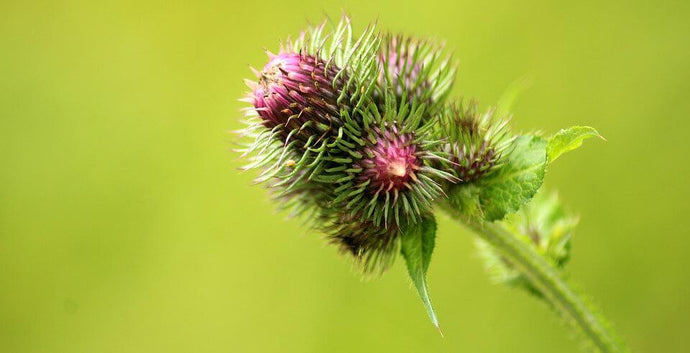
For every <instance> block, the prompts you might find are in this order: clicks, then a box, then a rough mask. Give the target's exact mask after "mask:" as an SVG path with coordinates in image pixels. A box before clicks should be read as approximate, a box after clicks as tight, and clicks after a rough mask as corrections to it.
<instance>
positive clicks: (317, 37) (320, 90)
mask: <svg viewBox="0 0 690 353" xmlns="http://www.w3.org/2000/svg"><path fill="white" fill-rule="evenodd" d="M327 25H330V23H328V22H324V23H323V24H322V25H320V26H318V27H315V28H310V29H309V30H307V31H305V32H304V33H302V34H301V35H300V37H299V38H298V39H296V40H294V41H288V42H287V44H285V45H283V46H282V47H281V49H280V51H279V54H272V53H268V57H269V60H268V63H266V64H265V66H264V67H263V69H262V70H260V71H259V70H256V69H253V71H254V73H255V75H256V76H257V81H250V80H247V81H246V83H247V86H248V87H249V88H250V89H251V91H250V92H249V93H248V94H247V96H246V97H245V98H244V99H242V101H244V102H247V103H249V104H251V106H250V107H247V108H245V109H244V111H245V116H246V119H245V122H246V124H247V125H248V126H247V128H245V129H243V130H241V131H239V133H240V135H241V136H244V137H248V139H247V140H245V141H248V142H246V143H244V144H243V148H242V149H240V152H242V153H243V155H244V156H246V157H248V159H249V160H250V164H248V165H247V166H246V167H245V169H253V168H259V169H263V171H262V172H261V174H260V175H259V177H258V178H257V181H259V182H263V181H269V180H273V179H279V180H274V181H273V182H274V184H276V185H281V186H288V187H293V186H295V184H296V183H297V182H299V181H300V180H302V179H304V178H307V179H310V178H312V177H314V176H319V175H320V172H321V171H323V169H324V163H325V162H326V157H328V155H330V154H337V153H338V152H337V151H336V149H337V148H336V149H334V148H332V147H330V148H329V147H328V146H333V144H334V143H336V142H338V140H340V139H341V136H342V133H343V131H342V130H343V128H344V127H346V125H347V122H348V120H349V119H351V117H352V116H353V115H355V114H356V112H357V111H358V110H359V109H362V107H363V106H364V105H366V103H367V102H368V101H369V100H370V95H371V90H373V86H374V83H375V82H374V81H375V79H376V67H377V64H376V60H375V52H376V50H378V45H379V42H380V40H379V38H378V36H376V35H375V33H374V30H373V27H370V28H368V29H367V30H366V31H364V33H363V34H362V35H361V36H360V37H359V38H358V39H353V37H352V29H351V27H350V21H349V19H348V18H343V20H342V21H341V22H340V23H339V24H337V25H336V26H334V27H333V28H332V29H331V31H327V30H326V26H327ZM327 149H328V151H327Z"/></svg>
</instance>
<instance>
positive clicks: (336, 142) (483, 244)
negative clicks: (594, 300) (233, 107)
mask: <svg viewBox="0 0 690 353" xmlns="http://www.w3.org/2000/svg"><path fill="white" fill-rule="evenodd" d="M253 71H254V73H255V76H256V78H255V80H253V81H247V86H248V87H249V89H250V92H248V94H247V96H246V97H245V98H244V99H242V100H243V101H244V102H246V103H248V106H247V107H246V108H245V109H244V111H245V119H244V120H243V121H244V122H245V123H246V124H247V127H246V128H245V129H243V130H241V131H239V134H240V135H241V136H242V138H241V141H242V148H241V149H240V153H242V155H243V157H244V158H246V159H247V161H248V163H247V165H246V166H245V167H244V168H245V169H257V170H258V172H257V173H258V176H257V178H256V180H257V182H262V183H265V184H266V185H267V186H268V189H269V190H270V192H271V194H272V196H273V197H274V198H275V199H276V200H277V201H278V204H279V205H280V207H281V208H283V209H287V210H289V212H290V214H291V215H292V216H300V217H301V218H302V219H303V220H304V221H305V224H306V226H308V227H310V228H312V229H315V230H316V231H318V232H321V233H323V234H325V235H326V238H327V239H328V241H329V242H331V243H333V244H335V245H336V246H338V247H339V248H340V249H341V250H342V252H343V253H346V254H348V255H347V256H349V257H351V258H352V259H353V260H354V263H356V264H357V267H358V268H360V269H361V271H362V272H363V273H367V274H381V273H383V272H384V271H385V270H386V269H387V268H388V267H389V266H390V265H391V263H392V262H393V261H394V260H395V259H396V257H397V256H398V254H400V255H401V256H402V258H403V259H404V260H405V262H406V264H407V269H408V272H409V275H410V278H411V280H412V282H413V283H414V286H415V288H416V289H417V291H418V293H419V295H420V298H421V299H422V302H423V304H424V306H425V309H426V311H427V313H428V315H429V317H430V319H431V321H432V323H433V324H434V325H435V326H436V327H439V322H438V319H437V316H436V313H435V311H434V309H433V306H432V302H431V299H430V295H429V287H428V284H427V281H426V273H427V270H428V269H429V265H430V261H431V255H432V252H433V249H434V240H435V234H436V222H435V218H434V217H435V216H434V215H435V214H436V213H437V212H445V213H447V214H448V215H450V216H451V217H452V218H453V219H455V220H457V221H458V222H460V223H461V224H463V225H465V226H466V227H467V228H469V229H470V230H472V231H473V232H474V233H475V234H476V235H477V237H478V240H477V243H478V248H479V251H480V254H482V258H483V259H484V260H485V262H486V265H487V268H488V269H489V271H490V273H491V274H492V276H493V277H494V279H495V280H497V281H498V282H504V283H506V284H509V285H513V286H515V287H518V288H522V289H525V290H526V291H528V292H529V293H531V294H534V295H535V296H536V297H537V298H540V299H541V300H544V301H545V302H546V303H548V304H549V306H550V307H551V308H553V309H554V310H555V311H556V312H557V313H558V314H560V315H561V316H562V317H563V319H564V320H565V321H566V322H568V323H570V324H572V326H573V327H574V328H575V329H577V330H578V331H580V332H582V333H584V336H585V337H587V338H588V339H589V341H591V342H592V343H593V345H592V347H594V348H595V349H598V350H599V351H602V352H626V351H627V348H626V347H625V345H624V344H623V342H622V341H621V340H620V339H619V338H618V337H617V336H616V334H615V332H614V331H613V330H612V329H611V326H610V325H609V324H608V323H607V321H606V320H605V319H604V318H603V316H602V315H601V314H600V313H599V311H598V310H596V309H595V308H594V307H593V306H592V305H591V304H590V303H589V301H587V300H586V299H585V298H584V297H583V296H582V295H581V294H579V293H578V292H577V291H576V290H575V289H573V287H572V286H571V285H570V284H569V283H568V281H566V280H565V277H566V276H565V275H564V266H565V264H566V263H567V260H568V258H569V257H570V241H571V239H572V235H573V231H574V228H575V226H576V224H577V218H576V217H574V216H572V215H570V214H568V213H567V212H566V211H565V209H564V207H563V206H562V205H561V204H560V202H559V200H558V198H557V197H556V196H555V194H547V193H545V192H543V191H541V192H540V191H539V190H540V189H541V186H542V183H543V180H544V176H545V174H546V170H547V168H548V167H549V166H550V165H551V163H552V162H553V161H554V160H556V159H557V158H558V157H559V156H561V155H562V154H563V153H565V152H568V151H570V150H573V149H575V148H578V147H579V146H580V145H581V144H582V142H583V141H584V140H585V139H587V138H591V137H601V136H600V135H599V133H598V132H597V131H596V130H595V129H593V128H591V127H584V126H576V127H571V128H568V129H563V130H561V131H559V132H558V133H556V134H554V135H552V136H544V135H543V134H540V133H516V132H513V131H511V129H510V128H509V122H510V119H511V117H510V116H508V115H506V114H504V113H502V112H504V111H507V109H506V107H501V109H496V108H489V109H487V110H485V111H481V110H480V109H479V105H478V104H477V103H476V102H475V101H469V102H464V101H463V100H462V99H459V98H455V99H454V98H451V97H449V92H450V90H451V88H452V83H453V81H454V76H455V65H454V63H453V62H452V60H451V59H450V56H449V55H447V54H446V53H445V52H444V50H443V46H441V45H437V44H435V43H434V42H432V41H429V40H426V39H421V38H414V37H410V36H405V35H400V34H395V35H394V34H389V33H380V32H378V31H377V29H376V27H375V26H374V25H370V26H368V27H367V28H366V29H365V30H364V31H363V32H362V33H361V34H360V35H355V34H354V32H353V29H352V26H351V24H350V19H349V18H347V17H343V18H342V19H341V20H340V21H339V22H338V23H332V22H330V21H326V22H324V23H323V24H321V25H320V26H316V27H313V28H309V29H308V30H306V31H305V32H303V33H302V34H301V35H300V36H299V37H298V38H297V39H296V40H288V41H286V42H285V43H283V45H281V47H280V50H279V51H278V53H277V54H273V53H268V60H267V63H266V64H265V65H264V66H263V68H262V69H260V70H258V69H254V70H253ZM439 330H440V328H439Z"/></svg>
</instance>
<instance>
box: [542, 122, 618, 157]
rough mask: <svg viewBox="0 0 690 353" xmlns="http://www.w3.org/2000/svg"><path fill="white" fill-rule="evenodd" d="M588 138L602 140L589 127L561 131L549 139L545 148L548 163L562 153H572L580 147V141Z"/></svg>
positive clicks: (595, 131) (597, 133)
mask: <svg viewBox="0 0 690 353" xmlns="http://www.w3.org/2000/svg"><path fill="white" fill-rule="evenodd" d="M590 137H599V138H601V139H604V138H603V137H602V136H601V135H600V134H599V132H598V131H597V130H595V129H594V128H593V127H589V126H573V127H570V128H568V129H562V130H561V131H559V132H557V133H556V134H555V135H553V136H551V139H549V145H548V147H546V154H547V156H548V159H549V163H551V162H553V161H555V160H556V158H558V157H560V155H562V154H563V153H566V152H568V151H572V150H574V149H576V148H578V147H580V146H582V141H584V140H585V139H588V138H590Z"/></svg>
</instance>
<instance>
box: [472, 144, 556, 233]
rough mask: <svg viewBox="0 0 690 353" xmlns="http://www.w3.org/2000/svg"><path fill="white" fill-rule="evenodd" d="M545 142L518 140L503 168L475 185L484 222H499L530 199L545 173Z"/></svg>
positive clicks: (539, 185)
mask: <svg viewBox="0 0 690 353" xmlns="http://www.w3.org/2000/svg"><path fill="white" fill-rule="evenodd" d="M546 147H547V142H546V140H545V139H543V138H541V137H539V136H519V137H517V138H516V139H515V140H514V142H513V146H512V150H511V152H510V153H509V155H508V156H507V158H506V160H505V163H504V165H503V166H502V167H501V168H500V169H498V170H497V171H496V172H495V173H493V174H491V175H489V176H488V177H487V178H486V179H483V180H482V181H480V183H479V185H478V186H479V187H480V189H481V193H480V194H479V203H480V206H481V209H482V212H483V215H484V219H486V220H487V221H490V222H492V221H496V220H500V219H503V218H504V217H505V215H506V214H508V213H512V212H515V211H517V210H519V209H520V207H522V205H524V204H525V203H527V202H528V201H529V200H531V199H532V197H533V196H534V194H535V193H536V192H537V190H539V188H540V187H541V185H542V183H543V181H544V174H545V171H546V162H547V158H546Z"/></svg>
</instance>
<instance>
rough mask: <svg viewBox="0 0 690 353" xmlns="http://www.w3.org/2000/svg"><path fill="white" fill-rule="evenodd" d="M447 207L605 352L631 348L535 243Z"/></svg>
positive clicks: (609, 352) (619, 352) (622, 351)
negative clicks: (476, 220)
mask: <svg viewBox="0 0 690 353" xmlns="http://www.w3.org/2000/svg"><path fill="white" fill-rule="evenodd" d="M445 209H446V211H448V212H449V213H450V214H451V216H453V218H454V219H456V220H458V221H460V222H461V223H463V224H465V225H467V226H469V227H470V228H471V229H472V230H473V231H474V232H475V233H477V235H478V236H480V237H481V238H482V239H484V240H485V241H487V242H489V243H490V244H491V245H493V247H494V248H496V250H498V251H500V252H501V254H502V255H503V256H505V257H506V258H507V259H508V260H509V261H510V263H511V264H512V265H513V266H515V268H516V269H517V270H518V271H520V272H521V273H522V274H523V275H524V276H526V277H527V279H528V280H529V281H530V282H531V283H532V285H534V286H535V287H536V288H537V289H538V290H539V291H540V292H541V293H542V294H543V295H544V298H546V299H547V300H548V301H549V302H550V303H551V304H552V306H553V308H554V309H555V310H557V311H558V312H559V313H560V314H562V316H563V317H564V318H565V319H566V320H567V321H569V322H570V323H571V324H573V325H574V326H576V327H579V328H580V329H582V331H583V332H584V333H585V335H586V336H587V337H588V338H589V339H590V340H591V341H592V342H593V343H594V345H595V346H596V347H597V348H598V349H599V350H600V351H601V352H604V353H624V352H630V350H629V349H628V348H627V347H626V346H625V343H624V342H623V341H622V340H621V339H620V338H619V337H618V335H617V334H616V333H615V332H614V331H613V329H612V327H611V325H610V324H609V323H608V322H607V320H606V319H605V318H604V317H603V315H601V313H600V312H599V311H598V310H596V308H594V306H593V305H592V304H591V303H589V302H588V301H587V300H586V299H585V297H584V296H583V295H582V294H581V293H579V292H578V291H577V290H575V289H574V288H573V287H572V286H571V285H569V284H568V281H567V280H566V279H565V278H564V276H563V274H562V273H561V272H560V271H559V270H558V269H557V268H555V267H554V266H552V265H551V264H550V263H549V262H548V261H547V260H546V259H544V257H543V256H541V255H540V254H539V253H538V252H537V251H536V250H535V249H534V247H533V246H531V245H530V244H528V243H526V242H524V241H522V240H520V239H519V238H518V237H516V236H515V235H513V234H512V233H510V232H508V231H507V230H505V229H504V228H502V227H500V226H499V225H497V224H495V223H484V222H482V223H479V222H472V221H470V222H467V219H466V217H463V215H461V214H460V213H459V212H458V211H457V210H456V209H454V208H453V207H450V206H448V207H445Z"/></svg>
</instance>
